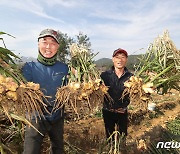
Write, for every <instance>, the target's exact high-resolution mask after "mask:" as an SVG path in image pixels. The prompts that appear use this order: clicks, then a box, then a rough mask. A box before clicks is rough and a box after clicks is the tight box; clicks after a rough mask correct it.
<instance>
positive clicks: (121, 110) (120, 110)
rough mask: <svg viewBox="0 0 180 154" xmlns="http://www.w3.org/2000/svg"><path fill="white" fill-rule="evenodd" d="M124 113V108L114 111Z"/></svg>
mask: <svg viewBox="0 0 180 154" xmlns="http://www.w3.org/2000/svg"><path fill="white" fill-rule="evenodd" d="M125 111H126V109H124V108H118V109H116V112H118V113H125Z"/></svg>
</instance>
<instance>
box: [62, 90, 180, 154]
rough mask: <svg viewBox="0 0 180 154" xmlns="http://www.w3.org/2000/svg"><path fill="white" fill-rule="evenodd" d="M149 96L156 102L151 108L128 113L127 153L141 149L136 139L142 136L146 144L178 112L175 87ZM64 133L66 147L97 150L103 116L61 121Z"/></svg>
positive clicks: (178, 99) (81, 150) (158, 133)
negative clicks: (164, 92) (63, 123)
mask: <svg viewBox="0 0 180 154" xmlns="http://www.w3.org/2000/svg"><path fill="white" fill-rule="evenodd" d="M153 100H154V101H155V102H156V103H157V106H156V109H155V111H153V112H152V111H143V110H140V111H138V112H136V113H133V114H132V113H131V112H130V114H129V120H130V122H129V128H128V134H129V135H128V137H127V147H128V153H132V154H133V153H141V152H142V151H139V150H138V149H137V146H138V142H139V140H140V139H143V140H145V141H146V144H147V146H148V143H151V142H152V141H155V140H158V139H159V138H160V136H161V133H162V131H163V129H164V128H165V124H166V122H167V121H169V120H173V119H175V117H177V116H178V115H180V97H179V93H178V92H177V91H173V92H172V93H170V94H166V95H156V96H154V98H153ZM64 137H65V142H66V147H68V148H70V149H68V150H70V151H71V150H75V151H76V150H77V151H78V152H77V153H86V154H87V153H89V154H93V153H94V154H95V153H96V154H97V153H98V150H99V148H100V147H101V146H102V143H103V142H104V141H105V131H104V124H103V120H102V118H101V117H90V118H87V119H84V120H79V121H74V122H65V133H64ZM71 148H72V149H71Z"/></svg>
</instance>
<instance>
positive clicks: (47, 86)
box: [23, 61, 68, 121]
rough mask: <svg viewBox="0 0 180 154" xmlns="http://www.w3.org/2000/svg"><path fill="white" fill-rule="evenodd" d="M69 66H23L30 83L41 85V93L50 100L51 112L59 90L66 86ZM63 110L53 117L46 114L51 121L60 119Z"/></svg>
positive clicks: (29, 64)
mask: <svg viewBox="0 0 180 154" xmlns="http://www.w3.org/2000/svg"><path fill="white" fill-rule="evenodd" d="M67 74H68V66H67V65H66V64H64V63H62V62H59V61H57V62H56V63H55V64H54V65H43V64H41V63H40V62H28V63H26V64H25V65H24V66H23V75H24V77H25V78H26V80H27V81H29V82H34V83H38V84H40V88H41V91H42V92H43V93H44V95H46V96H50V97H51V98H48V101H49V102H50V104H49V103H47V105H48V110H49V111H50V112H51V111H52V108H53V106H54V102H55V95H56V92H57V89H58V88H59V87H61V86H62V85H63V84H64V85H65V84H66V82H67V81H66V76H67ZM62 112H63V110H58V111H56V112H54V113H52V115H49V114H48V113H44V115H45V117H46V118H47V120H49V121H53V120H56V119H59V118H60V117H61V116H62V115H63V113H62Z"/></svg>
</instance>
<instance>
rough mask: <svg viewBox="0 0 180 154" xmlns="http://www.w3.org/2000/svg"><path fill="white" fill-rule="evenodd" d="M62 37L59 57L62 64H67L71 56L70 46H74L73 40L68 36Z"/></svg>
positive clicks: (63, 35)
mask: <svg viewBox="0 0 180 154" xmlns="http://www.w3.org/2000/svg"><path fill="white" fill-rule="evenodd" d="M61 35H62V37H61V38H60V46H59V49H58V53H57V57H58V60H60V61H62V62H66V60H67V57H68V56H69V54H70V53H69V45H70V44H72V42H73V39H72V38H71V37H69V36H68V35H67V34H63V33H62V34H61Z"/></svg>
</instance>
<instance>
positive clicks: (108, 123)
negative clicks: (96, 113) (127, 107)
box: [102, 109, 128, 138]
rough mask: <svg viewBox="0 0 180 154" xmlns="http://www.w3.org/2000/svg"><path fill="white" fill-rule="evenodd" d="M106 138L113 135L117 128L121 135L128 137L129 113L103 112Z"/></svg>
mask: <svg viewBox="0 0 180 154" xmlns="http://www.w3.org/2000/svg"><path fill="white" fill-rule="evenodd" d="M102 113H103V119H104V125H105V131H106V137H107V138H109V137H110V136H111V134H112V133H113V132H114V131H115V126H117V130H116V131H119V132H120V134H121V135H122V134H124V135H125V136H127V127H128V113H127V111H126V112H125V113H116V112H111V111H108V110H104V109H103V110H102Z"/></svg>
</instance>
